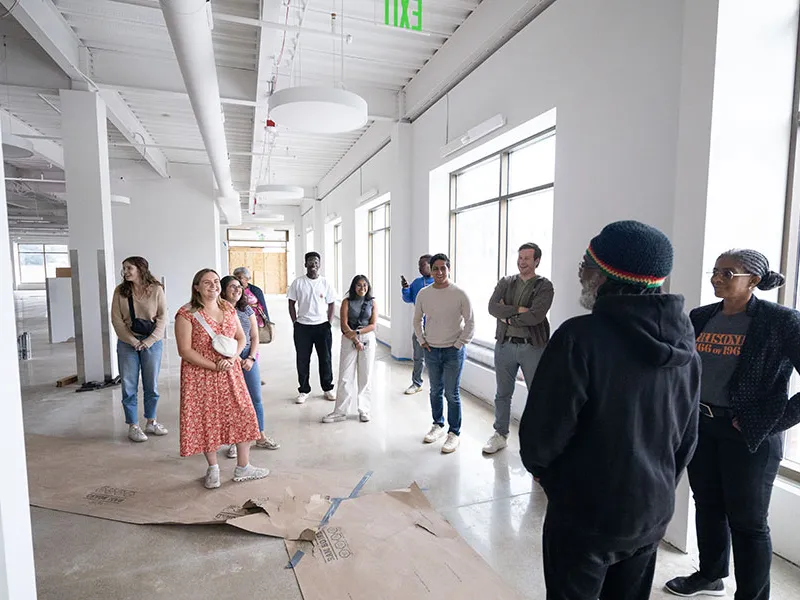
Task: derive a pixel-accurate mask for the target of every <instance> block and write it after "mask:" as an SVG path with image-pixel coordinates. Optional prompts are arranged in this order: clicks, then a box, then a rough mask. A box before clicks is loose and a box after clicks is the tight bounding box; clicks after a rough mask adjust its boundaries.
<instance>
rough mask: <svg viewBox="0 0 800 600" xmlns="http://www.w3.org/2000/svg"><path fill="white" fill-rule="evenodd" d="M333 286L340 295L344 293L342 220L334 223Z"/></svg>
mask: <svg viewBox="0 0 800 600" xmlns="http://www.w3.org/2000/svg"><path fill="white" fill-rule="evenodd" d="M332 235H333V287H334V289H335V290H336V292H337V294H339V295H340V296H341V295H343V294H344V289H343V288H342V285H343V281H342V275H343V273H342V248H343V246H342V222H341V221H339V222H337V223H334V224H333V234H332Z"/></svg>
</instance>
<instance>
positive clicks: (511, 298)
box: [483, 242, 553, 454]
mask: <svg viewBox="0 0 800 600" xmlns="http://www.w3.org/2000/svg"><path fill="white" fill-rule="evenodd" d="M541 260H542V250H541V248H539V246H537V245H536V244H534V243H532V242H528V243H527V244H522V246H520V248H519V254H518V256H517V268H518V269H519V274H518V275H510V276H509V277H503V278H502V279H501V280H500V281H498V282H497V286H496V287H495V288H494V293H493V294H492V298H491V300H489V314H491V315H492V316H493V317H495V318H496V319H497V331H496V333H495V339H496V340H497V341H496V342H495V345H494V373H495V378H496V380H497V393H496V394H495V397H494V433H493V434H492V437H490V438H489V440H488V441H487V442H486V445H485V446H484V447H483V452H484V453H485V454H494V453H495V452H497V451H498V450H502V449H503V448H505V447H506V446H507V445H508V442H507V441H506V440H507V438H508V427H509V424H510V421H511V397H512V396H513V395H514V387H515V385H516V381H517V373H518V372H519V369H520V368H522V374H523V376H524V377H525V385H527V386H528V392H529V393H530V389H531V382H532V381H533V375H534V373H536V367H537V366H538V365H539V360H540V359H541V358H542V352H544V347H545V346H546V345H547V341H548V340H549V339H550V323H548V322H547V312H548V311H549V310H550V305H552V304H553V284H552V283H550V281H549V280H548V279H546V278H544V277H542V276H540V275H537V274H536V268H537V267H538V266H539V263H540V262H541Z"/></svg>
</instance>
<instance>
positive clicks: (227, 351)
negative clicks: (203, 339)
mask: <svg viewBox="0 0 800 600" xmlns="http://www.w3.org/2000/svg"><path fill="white" fill-rule="evenodd" d="M194 318H195V319H197V322H198V323H200V325H202V326H203V329H205V330H206V333H207V334H208V335H209V336H210V337H211V347H212V348H214V351H215V352H216V353H217V354H221V355H222V356H224V357H225V358H233V357H234V356H236V350H237V349H238V348H239V344H238V343H237V342H236V340H235V339H234V338H232V337H228V336H227V335H218V334H216V333H214V330H213V329H211V326H210V325H209V324H208V321H206V319H205V317H204V316H203V315H201V314H200V311H197V312H196V313H194Z"/></svg>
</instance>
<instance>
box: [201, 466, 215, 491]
mask: <svg viewBox="0 0 800 600" xmlns="http://www.w3.org/2000/svg"><path fill="white" fill-rule="evenodd" d="M203 485H204V486H206V488H207V489H209V490H213V489H214V488H218V487H219V465H211V466H209V467H208V469H206V478H205V481H203Z"/></svg>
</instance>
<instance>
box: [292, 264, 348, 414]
mask: <svg viewBox="0 0 800 600" xmlns="http://www.w3.org/2000/svg"><path fill="white" fill-rule="evenodd" d="M305 259H306V274H305V275H304V276H303V277H298V278H297V279H295V280H294V281H293V282H292V285H291V286H289V291H288V292H287V294H286V296H287V297H288V298H289V315H290V316H291V317H292V323H294V349H295V352H296V353H297V380H298V381H299V383H300V387H299V388H297V391H298V392H299V394H298V395H297V398H296V399H295V402H296V403H297V404H303V402H305V401H306V400H307V399H308V396H309V394H310V393H311V384H310V383H309V371H310V369H311V350H312V349H313V348H316V350H317V360H318V361H319V383H320V385H321V386H322V391H323V392H324V393H325V399H326V400H331V401H335V400H336V394H334V393H333V366H332V362H331V346H332V342H333V339H332V336H331V321H332V320H333V303H334V300H335V299H336V297H335V296H334V292H333V286H331V284H330V283H328V280H327V279H325V278H324V277H320V275H319V265H320V256H319V254H317V253H316V252H309V253H308V254H306V256H305Z"/></svg>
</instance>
